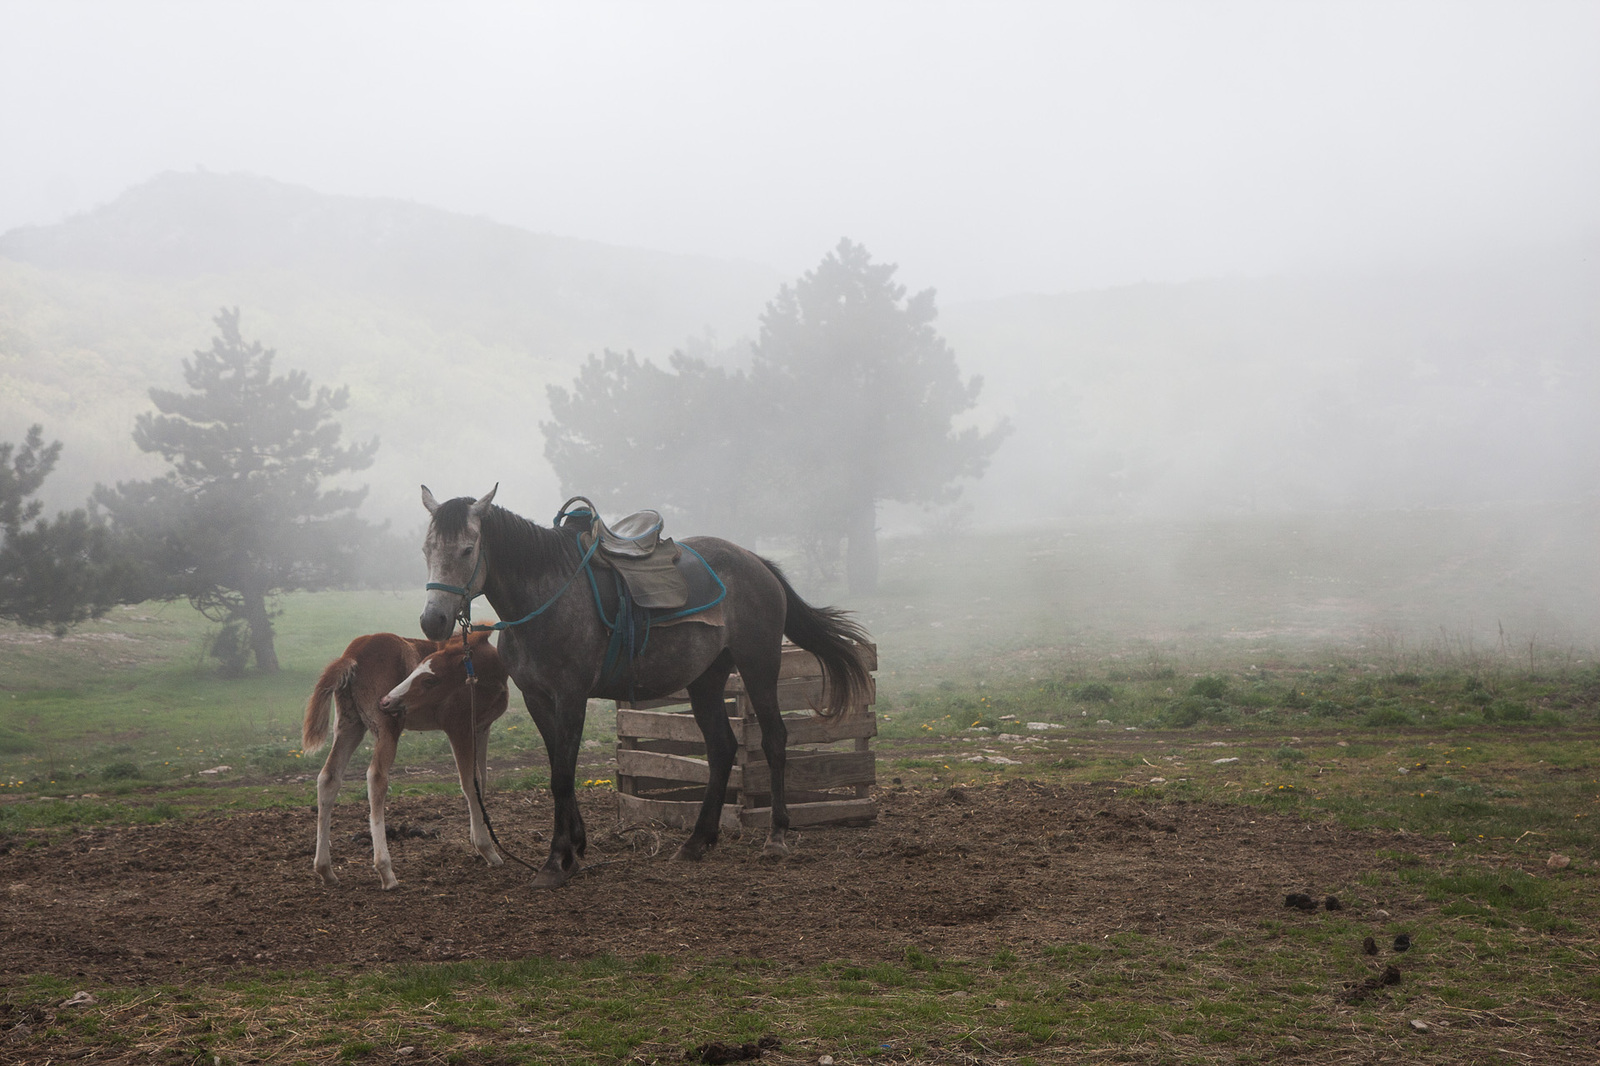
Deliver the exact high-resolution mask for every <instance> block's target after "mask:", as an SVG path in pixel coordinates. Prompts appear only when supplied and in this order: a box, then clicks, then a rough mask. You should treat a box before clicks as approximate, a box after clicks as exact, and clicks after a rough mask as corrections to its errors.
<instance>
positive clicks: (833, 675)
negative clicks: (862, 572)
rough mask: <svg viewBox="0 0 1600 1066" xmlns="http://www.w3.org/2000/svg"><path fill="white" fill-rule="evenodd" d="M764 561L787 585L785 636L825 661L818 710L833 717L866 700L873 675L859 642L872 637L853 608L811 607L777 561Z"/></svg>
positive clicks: (819, 659)
mask: <svg viewBox="0 0 1600 1066" xmlns="http://www.w3.org/2000/svg"><path fill="white" fill-rule="evenodd" d="M761 561H762V562H763V563H766V565H767V569H768V570H771V571H772V576H773V577H775V578H777V579H778V584H780V585H782V586H783V594H784V596H785V598H786V599H787V600H788V603H789V607H788V610H787V612H785V614H784V616H783V635H784V636H786V637H788V638H789V639H790V640H792V641H793V642H794V643H795V644H797V645H799V646H800V647H802V648H804V649H805V650H806V651H808V652H810V653H811V654H812V655H815V656H816V657H817V661H818V662H820V663H822V677H823V686H822V693H823V699H822V702H823V706H822V707H821V708H820V710H819V711H818V713H819V714H821V715H823V716H824V717H832V716H833V715H836V714H839V713H840V712H842V711H844V710H846V709H847V708H849V707H853V706H857V705H859V704H864V703H866V702H867V701H868V700H869V699H870V697H871V693H872V676H871V675H870V674H868V673H867V668H866V666H865V665H863V664H862V661H861V653H860V652H859V651H858V650H857V649H856V645H858V644H866V643H867V642H868V641H869V640H871V637H870V636H869V635H868V633H867V631H866V630H865V629H863V628H861V626H860V625H859V624H858V623H856V622H854V621H852V620H851V618H850V612H849V611H846V610H842V609H840V608H838V607H813V606H811V605H810V604H809V603H807V602H806V601H805V600H803V599H801V598H800V594H799V593H798V592H796V591H795V590H794V586H793V585H791V584H789V579H788V578H786V577H784V576H783V571H782V570H780V569H778V565H777V564H776V563H774V562H772V561H771V560H768V559H762V560H761Z"/></svg>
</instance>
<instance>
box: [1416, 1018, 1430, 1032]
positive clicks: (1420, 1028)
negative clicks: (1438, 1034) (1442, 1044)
mask: <svg viewBox="0 0 1600 1066" xmlns="http://www.w3.org/2000/svg"><path fill="white" fill-rule="evenodd" d="M1432 1028H1433V1026H1431V1025H1429V1024H1428V1023H1427V1022H1425V1021H1423V1020H1422V1019H1421V1018H1412V1019H1411V1029H1412V1031H1413V1032H1418V1033H1426V1032H1427V1031H1428V1030H1429V1029H1432Z"/></svg>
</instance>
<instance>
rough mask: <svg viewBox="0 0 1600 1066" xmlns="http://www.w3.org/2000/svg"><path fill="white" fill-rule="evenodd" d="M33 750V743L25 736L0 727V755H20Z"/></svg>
mask: <svg viewBox="0 0 1600 1066" xmlns="http://www.w3.org/2000/svg"><path fill="white" fill-rule="evenodd" d="M32 750H33V741H32V740H29V739H28V737H27V735H26V734H23V733H18V732H17V731H16V730H14V729H7V728H5V727H4V726H0V755H21V754H22V753H23V752H26V751H32Z"/></svg>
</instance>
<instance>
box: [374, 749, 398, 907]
mask: <svg viewBox="0 0 1600 1066" xmlns="http://www.w3.org/2000/svg"><path fill="white" fill-rule="evenodd" d="M399 746H400V726H399V723H397V722H395V721H394V720H393V719H392V718H391V719H388V720H387V721H386V722H385V723H384V724H383V726H382V727H381V728H380V729H379V730H378V731H377V733H376V734H375V735H374V736H373V738H372V762H371V763H369V764H368V765H367V809H368V812H369V814H368V818H367V824H368V826H369V827H370V828H371V830H372V865H373V868H374V869H376V870H377V871H378V880H379V881H381V882H382V883H383V887H384V888H385V889H390V888H393V887H395V886H396V885H398V884H399V883H400V881H399V879H397V878H396V877H395V875H394V863H393V862H391V861H390V859H389V835H388V830H387V829H386V828H385V826H384V824H383V805H384V800H385V799H386V798H387V797H388V795H389V767H391V766H393V765H394V753H395V749H396V748H398V747H399Z"/></svg>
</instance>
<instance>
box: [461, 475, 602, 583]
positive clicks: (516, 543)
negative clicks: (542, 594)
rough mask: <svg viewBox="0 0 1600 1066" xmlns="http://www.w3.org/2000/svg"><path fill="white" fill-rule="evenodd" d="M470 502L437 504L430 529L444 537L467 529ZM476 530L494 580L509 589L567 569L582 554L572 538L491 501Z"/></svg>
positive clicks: (470, 500)
mask: <svg viewBox="0 0 1600 1066" xmlns="http://www.w3.org/2000/svg"><path fill="white" fill-rule="evenodd" d="M473 502H474V501H473V500H472V499H471V498H469V497H466V496H458V497H457V498H455V499H453V500H446V501H445V502H444V503H441V504H440V505H439V509H438V510H437V511H435V512H434V513H433V526H434V529H436V530H438V532H439V535H440V536H445V537H449V536H454V535H456V534H458V533H461V532H462V531H463V530H465V529H466V528H467V508H468V507H470V506H471V505H472V503H473ZM479 530H480V533H481V536H482V538H483V546H484V547H485V548H487V549H488V551H489V557H490V558H491V559H492V560H493V566H494V572H495V580H496V581H497V582H498V583H500V584H502V585H505V586H509V587H512V588H516V587H519V586H521V587H526V586H527V585H528V584H529V583H530V582H532V581H536V580H538V579H539V578H540V577H543V576H547V575H548V574H549V573H550V571H552V570H560V571H563V572H565V571H567V570H570V569H571V568H573V567H575V566H577V565H578V560H579V559H580V558H581V557H582V553H581V552H580V551H579V550H578V544H577V538H576V537H573V536H571V535H570V534H567V533H563V532H561V531H560V530H557V529H550V528H549V527H547V526H541V525H539V524H538V523H537V522H532V521H529V520H528V519H526V518H523V517H522V516H521V515H519V514H513V513H512V512H510V511H508V510H506V509H505V508H504V507H498V506H496V505H495V504H490V505H489V510H488V511H486V512H485V513H484V515H483V518H482V519H481V520H480V521H479Z"/></svg>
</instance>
